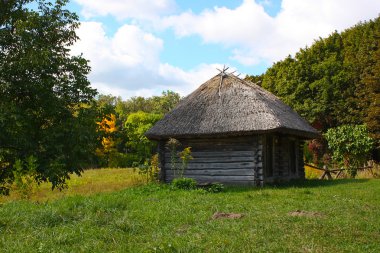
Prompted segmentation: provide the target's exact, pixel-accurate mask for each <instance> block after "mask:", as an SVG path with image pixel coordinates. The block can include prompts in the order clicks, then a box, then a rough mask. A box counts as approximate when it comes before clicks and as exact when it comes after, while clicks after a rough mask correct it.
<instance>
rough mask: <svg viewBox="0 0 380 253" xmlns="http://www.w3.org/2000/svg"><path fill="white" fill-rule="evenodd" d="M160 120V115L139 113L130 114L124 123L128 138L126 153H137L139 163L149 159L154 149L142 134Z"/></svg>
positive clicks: (151, 143) (153, 145) (152, 144)
mask: <svg viewBox="0 0 380 253" xmlns="http://www.w3.org/2000/svg"><path fill="white" fill-rule="evenodd" d="M161 118H162V115H161V114H155V113H146V112H142V111H139V112H135V113H131V114H130V115H129V116H128V119H127V121H126V122H125V130H126V132H127V136H128V142H127V143H126V145H127V152H128V153H137V154H138V155H139V157H140V162H144V161H145V160H146V159H149V158H150V157H151V156H152V151H153V149H154V147H155V144H154V143H153V142H151V141H150V140H148V139H147V138H146V137H145V135H144V134H145V132H146V131H148V130H149V128H151V127H152V126H153V125H154V124H155V123H156V122H157V121H159V120H160V119H161Z"/></svg>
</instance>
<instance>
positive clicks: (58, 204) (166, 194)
mask: <svg viewBox="0 0 380 253" xmlns="http://www.w3.org/2000/svg"><path fill="white" fill-rule="evenodd" d="M296 210H302V211H309V212H318V214H319V215H317V216H311V217H308V216H301V217H294V216H290V215H289V212H292V211H296ZM215 212H233V213H241V214H244V216H243V217H242V218H241V219H218V220H213V219H212V218H211V217H212V215H213V214H214V213H215ZM379 242H380V180H376V179H369V180H368V179H360V180H348V179H343V180H334V181H308V182H293V184H287V185H282V186H277V187H275V186H272V187H266V188H263V189H257V188H256V189H255V188H228V189H227V191H226V192H223V193H214V194H212V193H206V192H205V191H202V190H195V191H181V190H171V189H170V188H169V187H168V186H157V185H147V186H139V187H133V188H128V189H125V190H122V191H119V192H112V193H99V194H95V195H91V196H69V197H64V198H62V199H59V200H55V201H49V202H43V203H41V202H38V203H36V202H31V201H13V202H9V203H5V204H1V205H0V251H1V252H380V243H379Z"/></svg>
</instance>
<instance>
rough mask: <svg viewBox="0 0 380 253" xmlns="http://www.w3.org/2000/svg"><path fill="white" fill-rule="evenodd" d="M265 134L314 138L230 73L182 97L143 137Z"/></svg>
mask: <svg viewBox="0 0 380 253" xmlns="http://www.w3.org/2000/svg"><path fill="white" fill-rule="evenodd" d="M221 75H223V79H222V82H220V80H221ZM220 84H221V85H220ZM265 132H278V133H286V134H292V135H295V136H300V137H302V138H315V137H317V136H318V132H317V131H316V130H315V129H314V128H312V127H311V126H310V125H309V124H308V123H307V122H306V121H305V120H304V119H303V118H301V117H300V116H299V115H298V114H297V113H296V112H295V111H294V110H292V109H291V108H290V107H289V106H287V105H285V104H284V103H283V102H282V101H281V100H280V99H279V98H277V97H276V96H274V95H273V94H271V93H270V92H268V91H266V90H264V89H263V88H261V87H260V86H258V85H256V84H253V83H251V82H249V81H245V80H242V79H240V78H238V77H236V76H234V75H232V74H225V73H221V74H218V75H216V76H214V77H213V78H211V79H210V80H208V81H207V82H205V83H204V84H202V85H201V86H200V87H199V88H198V89H196V90H195V91H194V92H193V93H191V94H190V95H188V96H187V97H185V98H184V99H183V100H182V101H181V102H180V103H179V105H178V106H177V107H176V108H174V109H173V110H172V111H171V112H169V113H168V114H166V115H165V117H164V118H163V119H162V120H160V121H158V122H157V123H156V124H155V125H154V126H153V127H152V128H151V129H149V130H148V131H147V132H146V134H145V135H146V136H147V137H148V138H149V139H156V140H160V139H167V138H169V137H174V138H197V137H210V136H234V135H250V134H255V133H265Z"/></svg>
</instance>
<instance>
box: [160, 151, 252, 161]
mask: <svg viewBox="0 0 380 253" xmlns="http://www.w3.org/2000/svg"><path fill="white" fill-rule="evenodd" d="M253 154H254V153H253V151H204V152H191V156H192V157H194V158H203V157H235V156H237V157H245V156H248V157H250V156H253ZM165 158H168V159H169V160H170V158H171V156H170V153H169V152H165Z"/></svg>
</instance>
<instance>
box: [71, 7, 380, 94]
mask: <svg viewBox="0 0 380 253" xmlns="http://www.w3.org/2000/svg"><path fill="white" fill-rule="evenodd" d="M68 8H69V9H70V10H72V11H75V12H77V13H78V14H79V16H80V20H81V23H82V25H81V27H80V29H79V30H78V31H77V34H78V35H79V37H80V39H81V40H80V41H78V43H77V44H76V45H75V46H74V47H73V53H74V54H79V53H83V55H84V57H85V58H87V59H89V60H90V65H91V67H92V72H91V74H90V76H89V79H90V81H91V83H92V86H93V87H95V88H97V89H98V91H99V92H101V93H103V94H112V95H115V96H121V97H123V98H128V97H132V96H151V95H159V94H161V92H162V91H163V90H173V91H176V92H179V93H180V94H181V95H182V96H184V95H187V94H188V93H189V92H191V91H192V90H194V89H195V88H196V87H198V86H199V85H200V84H202V83H203V82H204V81H206V80H208V79H209V78H211V77H212V76H214V75H215V74H217V73H218V71H217V70H216V68H220V67H221V66H223V65H224V64H225V65H227V66H229V67H230V69H234V70H237V71H238V72H239V73H241V74H242V76H244V75H245V74H261V73H263V72H265V70H266V69H267V68H268V67H269V66H271V65H272V63H273V62H275V61H278V60H281V59H283V58H284V57H286V56H287V55H289V54H294V53H295V52H297V51H298V50H299V49H300V48H303V47H305V46H306V45H311V44H312V42H313V40H314V39H317V38H319V37H326V36H328V35H329V34H330V33H332V32H333V31H334V30H337V31H342V30H344V29H346V28H348V27H350V26H353V25H355V24H356V23H358V22H360V21H366V20H369V19H374V18H376V17H377V16H378V15H379V13H380V1H379V0H282V1H281V0H234V1H232V0H154V1H152V0H71V3H70V4H69V5H68Z"/></svg>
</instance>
